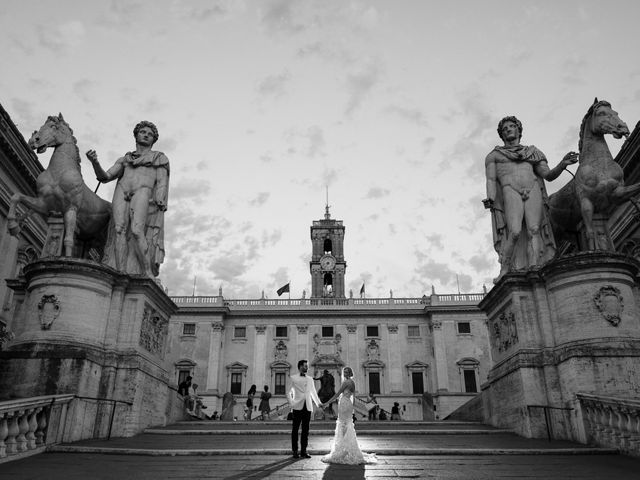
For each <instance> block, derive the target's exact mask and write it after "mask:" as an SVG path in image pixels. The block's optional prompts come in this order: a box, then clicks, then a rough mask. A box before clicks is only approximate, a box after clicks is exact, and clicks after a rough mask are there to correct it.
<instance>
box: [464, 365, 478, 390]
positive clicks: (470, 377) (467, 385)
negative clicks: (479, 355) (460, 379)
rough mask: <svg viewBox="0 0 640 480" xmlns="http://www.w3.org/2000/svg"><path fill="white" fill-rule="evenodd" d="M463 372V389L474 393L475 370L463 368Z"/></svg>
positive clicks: (476, 387)
mask: <svg viewBox="0 0 640 480" xmlns="http://www.w3.org/2000/svg"><path fill="white" fill-rule="evenodd" d="M463 372H464V391H465V392H467V393H475V392H477V391H478V386H477V384H476V371H475V370H463Z"/></svg>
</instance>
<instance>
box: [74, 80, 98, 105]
mask: <svg viewBox="0 0 640 480" xmlns="http://www.w3.org/2000/svg"><path fill="white" fill-rule="evenodd" d="M96 85H97V83H96V82H94V81H93V80H88V79H86V78H84V79H82V80H78V81H77V82H74V83H73V85H72V91H73V93H74V94H75V95H76V96H77V97H79V98H80V99H81V100H82V101H83V102H86V103H89V102H92V101H94V99H95V97H94V96H93V95H92V93H91V90H92V89H93V88H94V87H95V86H96Z"/></svg>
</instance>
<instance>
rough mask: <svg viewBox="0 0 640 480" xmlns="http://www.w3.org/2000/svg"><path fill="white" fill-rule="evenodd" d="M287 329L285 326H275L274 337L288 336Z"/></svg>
mask: <svg viewBox="0 0 640 480" xmlns="http://www.w3.org/2000/svg"><path fill="white" fill-rule="evenodd" d="M288 336H289V330H288V329H287V327H276V337H288Z"/></svg>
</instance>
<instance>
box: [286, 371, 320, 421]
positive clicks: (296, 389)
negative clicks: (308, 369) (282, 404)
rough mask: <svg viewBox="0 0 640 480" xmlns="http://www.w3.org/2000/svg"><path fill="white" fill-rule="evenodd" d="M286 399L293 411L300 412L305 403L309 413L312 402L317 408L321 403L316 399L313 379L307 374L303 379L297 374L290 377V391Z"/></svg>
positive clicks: (311, 410)
mask: <svg viewBox="0 0 640 480" xmlns="http://www.w3.org/2000/svg"><path fill="white" fill-rule="evenodd" d="M287 399H288V400H289V404H290V405H291V408H292V409H294V410H302V406H303V405H304V404H305V402H306V404H307V410H309V411H310V412H313V402H315V404H316V405H318V406H319V405H320V404H321V403H322V402H321V401H320V399H319V398H318V393H317V392H316V386H315V383H314V382H313V378H311V375H308V374H306V375H305V376H304V377H303V376H302V375H300V374H298V373H296V374H293V375H291V390H289V394H288V395H287Z"/></svg>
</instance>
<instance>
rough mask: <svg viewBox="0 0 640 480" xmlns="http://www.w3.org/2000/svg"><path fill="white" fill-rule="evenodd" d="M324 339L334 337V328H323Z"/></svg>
mask: <svg viewBox="0 0 640 480" xmlns="http://www.w3.org/2000/svg"><path fill="white" fill-rule="evenodd" d="M322 336H323V337H333V327H322Z"/></svg>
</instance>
